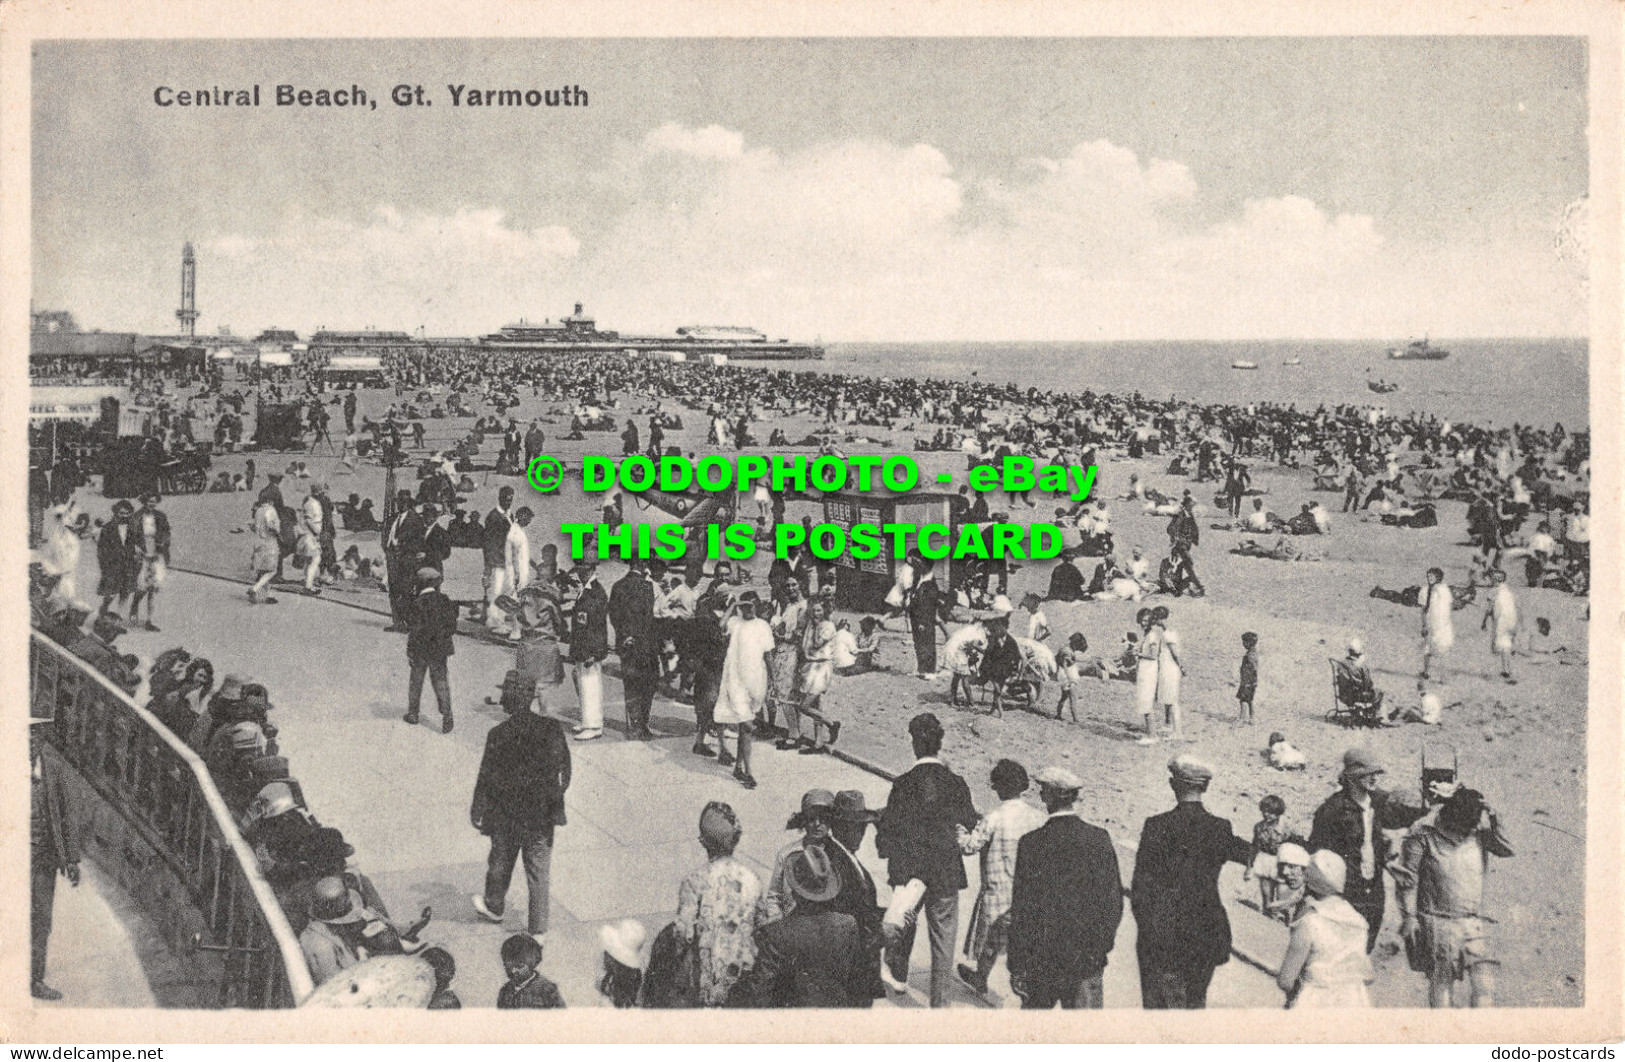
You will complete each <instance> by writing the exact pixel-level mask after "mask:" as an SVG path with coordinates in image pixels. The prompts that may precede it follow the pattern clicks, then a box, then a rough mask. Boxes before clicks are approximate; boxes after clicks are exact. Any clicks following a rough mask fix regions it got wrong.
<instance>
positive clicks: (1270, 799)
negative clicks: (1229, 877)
mask: <svg viewBox="0 0 1625 1062" xmlns="http://www.w3.org/2000/svg"><path fill="white" fill-rule="evenodd" d="M1258 811H1259V813H1260V814H1261V815H1263V816H1264V817H1263V818H1262V819H1260V820H1259V821H1258V823H1257V824H1256V825H1254V826H1253V858H1252V862H1251V863H1250V864H1249V865H1248V867H1247V871H1246V873H1245V874H1243V875H1242V877H1243V878H1247V877H1256V878H1258V906H1259V909H1260V910H1268V908H1269V905H1270V904H1271V903H1272V902H1273V901H1274V899H1275V872H1276V860H1275V857H1276V855H1277V854H1278V853H1279V852H1280V850H1281V843H1282V842H1283V841H1285V840H1286V836H1287V834H1286V827H1285V826H1283V825H1281V816H1283V815H1285V814H1286V801H1284V800H1282V799H1281V798H1280V797H1278V796H1276V795H1275V794H1274V793H1271V794H1270V795H1269V796H1267V797H1265V798H1264V799H1263V800H1260V801H1259V802H1258Z"/></svg>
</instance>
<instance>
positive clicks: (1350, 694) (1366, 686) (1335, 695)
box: [1326, 659, 1383, 727]
mask: <svg viewBox="0 0 1625 1062" xmlns="http://www.w3.org/2000/svg"><path fill="white" fill-rule="evenodd" d="M1330 662H1331V665H1332V707H1331V710H1330V711H1329V712H1327V713H1326V719H1327V720H1328V721H1329V722H1333V723H1337V724H1338V725H1339V726H1345V727H1357V726H1368V727H1379V726H1382V699H1383V694H1382V692H1381V691H1380V690H1377V689H1374V688H1372V686H1371V685H1370V683H1368V682H1364V681H1362V680H1361V678H1360V677H1359V676H1358V675H1356V674H1355V672H1354V669H1353V668H1352V667H1350V666H1349V664H1348V661H1346V660H1335V659H1332V660H1331V661H1330Z"/></svg>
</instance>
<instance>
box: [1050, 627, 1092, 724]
mask: <svg viewBox="0 0 1625 1062" xmlns="http://www.w3.org/2000/svg"><path fill="white" fill-rule="evenodd" d="M1085 647H1087V643H1085ZM1055 670H1056V673H1057V676H1056V677H1057V678H1059V679H1060V683H1061V696H1060V698H1059V699H1057V700H1056V702H1055V718H1056V719H1059V718H1061V709H1063V708H1065V709H1067V710H1069V711H1070V712H1071V713H1072V721H1073V722H1074V723H1076V722H1077V721H1078V704H1077V698H1076V697H1075V696H1074V695H1073V693H1072V688H1073V687H1074V686H1076V685H1078V684H1079V683H1081V682H1082V681H1083V671H1082V668H1081V667H1080V666H1079V664H1078V659H1077V657H1075V656H1073V655H1072V650H1071V649H1062V650H1061V651H1060V652H1058V653H1056V654H1055Z"/></svg>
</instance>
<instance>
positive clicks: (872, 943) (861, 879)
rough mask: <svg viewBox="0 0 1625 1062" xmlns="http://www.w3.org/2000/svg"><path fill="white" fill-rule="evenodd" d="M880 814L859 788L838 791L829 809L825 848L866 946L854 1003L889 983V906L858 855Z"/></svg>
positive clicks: (878, 994) (875, 995)
mask: <svg viewBox="0 0 1625 1062" xmlns="http://www.w3.org/2000/svg"><path fill="white" fill-rule="evenodd" d="M879 817H880V813H879V812H878V811H870V810H869V808H868V805H867V802H866V801H865V800H864V796H863V794H862V793H860V792H859V791H857V790H856V789H843V790H841V791H840V792H839V793H836V794H835V803H834V805H833V806H831V808H830V822H829V835H830V839H831V840H832V841H833V842H834V843H833V844H826V845H825V846H824V851H825V852H826V853H828V854H829V857H830V859H831V860H833V861H834V862H835V865H836V869H837V870H838V871H839V872H840V874H841V895H840V898H839V900H838V902H839V904H840V906H841V909H842V910H844V911H846V912H847V913H848V914H851V915H852V916H854V917H855V918H857V920H858V937H859V942H860V943H861V945H862V947H863V976H862V978H861V979H860V980H859V986H858V987H859V991H860V997H859V998H858V999H856V1000H854V1001H853V1004H852V1005H853V1006H856V1007H870V1006H873V1005H874V1001H875V1000H877V999H880V998H882V997H884V996H885V994H886V984H885V982H884V981H882V980H881V979H880V962H881V954H882V952H883V951H884V949H885V933H884V931H883V930H882V929H881V919H882V918H883V917H884V915H885V913H886V909H885V908H884V907H881V906H880V905H879V903H878V902H877V900H876V890H875V877H874V875H873V874H871V873H869V868H868V867H866V866H864V865H863V861H862V860H861V859H859V858H858V850H859V849H861V848H862V847H863V835H864V834H865V833H867V832H868V831H869V824H870V823H872V822H874V821H875V820H876V819H878V818H879Z"/></svg>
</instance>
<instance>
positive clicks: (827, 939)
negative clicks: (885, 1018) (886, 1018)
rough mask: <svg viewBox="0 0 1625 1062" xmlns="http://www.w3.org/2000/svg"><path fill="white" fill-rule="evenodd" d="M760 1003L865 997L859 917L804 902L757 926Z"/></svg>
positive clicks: (828, 1002) (837, 1002)
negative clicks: (783, 915)
mask: <svg viewBox="0 0 1625 1062" xmlns="http://www.w3.org/2000/svg"><path fill="white" fill-rule="evenodd" d="M756 948H757V951H756V968H755V970H754V972H753V974H752V977H753V980H754V982H755V985H756V989H757V1003H758V1005H760V1006H766V1007H854V1006H857V1005H858V1004H859V1003H861V1002H863V1001H865V1000H866V999H867V998H868V997H867V996H866V994H865V984H866V983H865V979H864V973H865V971H864V969H863V965H862V958H863V951H862V948H861V947H860V945H859V935H858V921H857V919H855V918H853V917H852V916H851V915H849V914H839V913H837V912H835V911H829V910H817V911H816V912H814V911H809V910H808V908H807V907H806V906H805V905H803V906H801V907H798V908H797V909H796V910H794V911H792V912H791V913H790V916H789V917H788V918H784V919H782V920H780V921H777V922H773V923H770V924H768V925H766V926H763V927H762V928H760V929H758V930H757V931H756Z"/></svg>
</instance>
